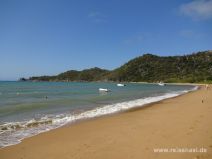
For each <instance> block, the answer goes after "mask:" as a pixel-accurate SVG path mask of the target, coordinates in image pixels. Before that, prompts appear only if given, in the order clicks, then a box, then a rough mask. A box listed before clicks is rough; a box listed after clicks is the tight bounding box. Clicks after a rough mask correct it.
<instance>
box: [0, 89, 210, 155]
mask: <svg viewBox="0 0 212 159" xmlns="http://www.w3.org/2000/svg"><path fill="white" fill-rule="evenodd" d="M160 148H165V149H169V150H170V149H172V148H177V150H180V149H183V148H187V149H190V148H197V149H198V150H199V149H201V148H204V149H207V152H205V153H204V152H193V153H191V152H184V153H182V152H154V151H157V150H158V149H160ZM0 158H1V159H44V158H45V159H58V158H62V159H80V158H86V159H97V158H98V159H100V158H101V159H128V158H130V159H131V158H132V159H134V158H135V159H142V158H144V159H147V158H148V159H154V158H157V159H164V158H168V159H181V158H188V159H201V158H203V159H209V158H212V90H204V89H200V90H198V91H195V92H191V93H188V94H185V95H182V96H179V97H176V98H172V99H167V100H164V101H161V102H158V103H154V104H151V105H148V106H146V107H143V108H136V109H131V110H129V111H127V112H124V113H119V114H115V115H111V116H105V117H100V118H97V119H91V120H87V121H82V122H80V123H77V124H72V125H70V126H65V127H62V128H58V129H55V130H52V131H49V132H46V133H42V134H39V135H37V136H34V137H31V138H28V139H25V140H23V141H22V142H21V143H20V144H18V145H14V146H9V147H6V148H3V149H0Z"/></svg>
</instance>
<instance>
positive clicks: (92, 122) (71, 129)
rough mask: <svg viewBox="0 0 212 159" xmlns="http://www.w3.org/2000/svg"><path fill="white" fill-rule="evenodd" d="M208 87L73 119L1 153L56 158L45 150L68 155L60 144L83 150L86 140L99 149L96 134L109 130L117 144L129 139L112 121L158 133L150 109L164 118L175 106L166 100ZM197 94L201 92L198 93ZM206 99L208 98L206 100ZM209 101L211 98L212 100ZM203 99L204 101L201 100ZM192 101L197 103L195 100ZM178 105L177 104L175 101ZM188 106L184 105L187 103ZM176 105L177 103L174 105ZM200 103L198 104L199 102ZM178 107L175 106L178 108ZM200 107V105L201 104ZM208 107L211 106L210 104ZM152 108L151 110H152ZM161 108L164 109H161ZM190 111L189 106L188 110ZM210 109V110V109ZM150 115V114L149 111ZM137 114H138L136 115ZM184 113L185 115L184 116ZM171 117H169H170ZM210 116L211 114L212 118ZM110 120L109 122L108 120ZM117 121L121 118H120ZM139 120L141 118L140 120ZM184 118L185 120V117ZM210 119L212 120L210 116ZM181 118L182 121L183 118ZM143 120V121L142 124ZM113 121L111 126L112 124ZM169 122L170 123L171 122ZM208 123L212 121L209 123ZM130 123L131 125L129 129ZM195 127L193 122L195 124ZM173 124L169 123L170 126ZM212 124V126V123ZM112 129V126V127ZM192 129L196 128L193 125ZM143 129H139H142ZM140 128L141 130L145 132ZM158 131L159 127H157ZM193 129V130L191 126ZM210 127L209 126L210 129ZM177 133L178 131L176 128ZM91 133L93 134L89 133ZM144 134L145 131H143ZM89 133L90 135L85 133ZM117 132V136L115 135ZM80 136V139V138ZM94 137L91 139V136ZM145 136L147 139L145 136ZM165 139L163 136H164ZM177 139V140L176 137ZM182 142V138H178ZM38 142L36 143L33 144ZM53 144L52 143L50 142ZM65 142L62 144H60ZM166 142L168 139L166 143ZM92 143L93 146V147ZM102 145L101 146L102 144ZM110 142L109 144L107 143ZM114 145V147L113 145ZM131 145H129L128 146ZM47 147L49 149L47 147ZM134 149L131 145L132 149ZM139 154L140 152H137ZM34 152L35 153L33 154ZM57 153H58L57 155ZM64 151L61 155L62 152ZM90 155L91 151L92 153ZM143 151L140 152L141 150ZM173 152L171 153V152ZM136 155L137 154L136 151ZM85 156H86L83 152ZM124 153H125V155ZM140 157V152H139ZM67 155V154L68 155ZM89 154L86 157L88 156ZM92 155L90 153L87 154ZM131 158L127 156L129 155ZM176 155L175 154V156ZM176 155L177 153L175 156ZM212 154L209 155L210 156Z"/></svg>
mask: <svg viewBox="0 0 212 159" xmlns="http://www.w3.org/2000/svg"><path fill="white" fill-rule="evenodd" d="M205 91H206V90H203V89H202V88H201V89H198V90H196V91H191V92H189V93H186V94H183V95H179V96H177V97H172V98H168V99H164V100H162V101H159V102H155V103H150V104H147V105H146V106H142V107H135V108H131V109H129V110H126V111H123V112H118V113H114V114H109V115H105V116H100V117H95V118H91V119H86V120H83V121H80V122H76V123H72V124H70V125H64V126H63V127H60V128H57V129H54V130H51V131H48V132H44V133H41V134H38V135H36V136H33V137H29V138H26V139H24V140H22V142H21V143H19V144H17V145H12V146H8V147H4V148H1V149H0V156H2V157H3V158H14V156H15V155H12V152H13V153H18V154H19V156H22V158H39V157H41V158H44V157H45V158H54V156H51V157H50V156H46V155H47V154H46V153H45V152H48V151H51V152H52V151H55V152H53V153H54V154H55V153H56V154H57V155H59V156H60V157H61V158H66V157H64V153H63V152H64V150H62V149H61V148H59V147H60V146H62V145H63V144H65V145H69V146H70V145H71V147H72V148H74V147H77V145H81V148H80V147H78V148H79V149H81V150H84V149H83V147H84V146H83V144H84V143H87V142H89V144H90V145H93V146H94V147H95V148H93V149H92V150H93V151H94V150H97V149H99V146H100V145H99V144H98V143H97V142H95V140H96V137H95V136H96V135H97V136H98V137H97V138H98V139H99V140H104V137H101V135H102V134H103V136H104V134H105V133H106V134H109V136H113V137H112V138H113V140H112V139H111V142H115V141H116V138H115V137H118V139H119V142H118V141H117V142H115V143H116V145H117V144H118V145H119V144H120V143H121V142H122V141H123V140H127V139H126V138H125V136H122V135H121V137H120V136H119V135H120V131H119V130H118V129H116V128H114V127H112V128H111V127H110V126H111V125H113V126H114V124H115V126H117V127H120V129H121V130H122V131H124V132H125V131H126V132H125V133H127V134H128V133H132V132H131V131H132V130H135V132H136V133H138V134H139V132H137V131H136V130H137V129H139V127H140V126H142V122H143V124H144V125H146V126H147V125H148V124H150V125H151V124H153V128H151V127H150V128H148V127H147V128H146V127H143V128H145V132H143V133H144V134H146V135H147V134H151V133H153V134H154V133H155V132H154V131H152V129H154V128H155V127H157V125H154V122H150V123H149V122H148V120H150V121H151V120H154V121H155V120H156V121H155V122H158V121H157V120H158V119H155V117H154V116H151V111H153V112H155V111H159V112H160V113H162V116H160V115H159V116H160V119H161V118H162V119H163V118H165V116H164V114H163V113H164V112H163V111H166V112H167V111H168V110H169V111H171V109H172V107H167V104H171V105H173V104H174V103H176V102H178V103H179V101H180V102H184V101H183V100H182V99H184V100H186V98H188V97H190V98H191V99H194V100H195V99H196V98H200V95H199V94H202V93H205ZM206 92H207V93H208V94H207V100H209V99H208V95H211V90H209V91H206ZM197 94H198V95H197ZM193 96H196V98H194V97H193ZM207 100H206V101H207ZM210 102H212V101H211V100H210ZM189 103H190V104H191V103H192V100H191V101H189ZM200 103H201V102H200ZM193 104H195V102H194V103H193ZM206 104H209V105H210V104H211V103H206ZM175 105H176V104H175ZM184 106H185V105H184ZM187 106H188V107H189V109H190V107H191V105H188V102H187ZM175 107H176V106H175ZM197 107H198V106H197ZM175 109H176V108H175ZM198 109H199V108H198ZM208 109H209V108H208ZM150 110H151V111H150ZM161 111H162V112H161ZM178 111H182V110H178ZM189 111H190V110H189ZM210 111H211V110H210ZM196 113H198V112H196ZM148 114H149V115H150V116H149V115H148ZM155 115H158V114H155ZM187 115H189V114H187ZM134 116H135V117H134ZM150 117H152V118H153V119H150ZM182 117H183V116H182ZM126 118H127V119H129V121H128V120H126ZM167 118H168V117H167ZM141 119H144V121H143V120H141ZM145 119H148V120H145ZM168 119H169V120H170V118H168ZM210 119H211V118H210ZM108 121H109V122H108ZM117 121H118V122H117ZM137 121H140V122H137ZM183 121H184V120H183ZM210 121H212V120H210ZM113 122H114V124H113ZM181 122H182V121H181ZM120 123H125V124H126V125H125V124H124V125H119V124H120ZM185 123H186V120H185ZM131 124H132V125H133V129H132V126H131ZM140 124H141V125H140ZM181 124H182V125H183V123H181ZM109 125H110V126H109ZM169 126H170V125H169ZM176 126H178V127H179V126H180V125H176ZM208 126H209V125H208ZM99 127H101V128H102V129H103V130H105V131H102V130H101V129H99ZM122 127H124V128H125V129H126V130H125V129H122ZM130 127H131V129H129V128H130ZM193 127H194V126H193ZM169 128H170V127H169ZM209 128H210V127H209ZM96 129H97V132H93V130H96ZM111 129H112V130H111ZM114 129H115V130H116V131H115V132H114ZM192 129H193V128H192ZM79 130H84V132H86V131H87V130H88V131H87V132H88V137H89V138H83V139H81V138H80V136H84V135H85V134H83V132H82V131H79ZM110 130H111V131H112V132H113V133H114V134H111V133H110ZM139 130H140V129H139ZM142 131H144V129H142ZM142 131H141V132H142ZM157 131H158V130H157ZM166 131H167V130H166ZM190 131H191V130H190V128H189V132H185V133H190ZM192 131H193V130H192ZM208 131H209V130H208ZM210 132H212V130H211V128H210ZM69 133H70V134H72V135H73V136H72V137H70V136H67V135H68V134H69ZM175 133H176V132H175ZM61 134H63V135H64V136H62V138H63V139H62V141H64V142H65V143H61V140H60V139H59V137H61ZM89 134H90V135H89ZM141 134H142V133H141ZM131 135H133V134H131ZM163 135H165V136H166V135H167V134H166V133H164V134H163ZM172 135H173V136H175V135H177V134H175V135H174V134H173V132H172ZM53 136H54V137H56V138H57V140H55V141H54V142H53V141H51V140H54V137H53ZM86 136H87V135H86ZM114 136H115V137H114ZM135 137H137V138H140V137H139V136H138V135H137V136H135ZM69 138H71V139H72V140H74V143H75V144H74V143H73V144H71V143H72V142H68V141H66V140H64V139H69ZM147 138H148V136H147ZM77 139H78V140H77ZM91 139H92V140H91ZM209 139H210V143H211V145H210V144H208V142H207V143H206V147H207V149H208V150H210V153H207V154H206V158H207V156H208V155H209V156H211V149H212V148H210V147H211V146H212V142H211V140H212V138H209ZM144 140H145V139H144ZM149 140H150V141H151V143H152V142H153V141H152V140H151V138H149ZM157 140H161V139H157ZM157 140H156V143H158V144H159V143H166V142H159V141H158V142H157ZM45 141H50V143H51V144H53V145H54V147H55V148H56V149H52V148H48V146H49V144H48V143H45ZM162 141H163V140H162ZM127 142H129V143H130V145H131V146H133V145H134V143H132V142H130V141H127ZM175 142H176V141H175ZM178 143H179V142H178ZM34 144H35V145H34ZM42 144H44V145H46V146H47V145H48V146H47V147H46V146H44V147H43V146H42ZM51 144H50V146H51ZM61 144H62V145H61ZM102 144H103V145H101V146H103V147H107V148H109V147H113V145H111V144H109V145H108V144H107V143H106V144H104V143H102ZM137 144H141V145H140V146H141V147H143V146H144V147H145V145H149V144H148V142H143V143H137ZM137 144H135V145H137ZM166 144H167V143H166ZM180 145H181V144H179V146H178V147H180ZM39 146H41V147H43V148H44V150H42V149H39ZM93 146H92V147H93ZM101 146H100V147H101ZM108 146H109V147H108ZM119 146H122V144H120V145H119ZM23 147H24V149H23ZM113 148H114V147H113ZM33 149H36V152H40V151H42V153H41V154H40V155H41V156H40V155H39V154H36V153H33V155H32V150H33ZM65 149H66V150H67V149H68V147H67V148H65ZM88 149H90V148H89V147H88ZM129 149H130V148H129ZM148 149H150V148H148ZM47 150H48V151H47ZM110 150H111V152H110V153H111V154H107V155H109V156H110V157H111V158H114V157H115V156H114V155H113V153H114V152H113V149H110ZM130 150H131V149H130ZM137 150H138V148H137V149H136V148H134V149H133V151H136V154H137V153H138V152H137ZM142 150H143V151H144V152H146V151H147V150H146V148H144V149H143V148H142ZM70 151H71V152H67V154H69V155H68V156H69V157H70V156H73V154H74V153H76V150H74V149H73V150H72V149H71V150H70ZM125 152H128V153H129V151H128V150H127V149H126V150H125V151H124V152H123V153H124V154H126V153H125ZM104 153H105V152H103V151H100V152H99V153H97V154H99V155H100V154H101V155H100V156H99V157H101V158H104V157H102V155H103V154H104ZM107 153H109V152H107ZM138 154H139V153H138ZM24 155H25V156H26V157H24ZM31 155H32V156H31ZM57 155H56V156H57ZM61 155H62V156H61ZM90 155H91V154H90ZM140 155H141V154H140ZM145 155H147V156H146V157H148V156H149V157H150V158H154V156H155V155H159V154H157V153H156V154H155V153H152V152H148V153H147V154H146V153H145ZM169 155H170V154H169ZM173 155H174V156H175V155H176V156H178V157H179V156H181V155H183V154H172V155H171V156H172V157H173ZM184 155H185V156H194V157H195V156H197V154H196V153H192V154H184ZM200 155H202V154H200ZM59 156H57V157H59ZM79 156H81V157H82V156H83V154H78V157H79ZM136 156H137V155H136ZM162 156H164V154H162ZM78 157H73V158H78ZM84 157H85V156H84ZM122 157H123V156H122ZM140 157H141V156H140ZM146 157H144V158H146ZM67 158H68V157H67ZM86 158H87V157H86ZM88 158H89V157H88ZM90 158H92V157H90ZM94 158H97V157H94ZM116 158H119V155H118V154H116ZM127 158H128V157H127ZM135 158H139V155H138V156H137V157H135ZM174 158H175V157H174ZM176 158H177V157H176ZM208 158H209V157H208Z"/></svg>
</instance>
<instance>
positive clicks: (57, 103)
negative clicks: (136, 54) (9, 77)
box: [0, 82, 196, 147]
mask: <svg viewBox="0 0 212 159" xmlns="http://www.w3.org/2000/svg"><path fill="white" fill-rule="evenodd" d="M99 88H107V89H109V90H111V91H110V92H99V90H98V89H99ZM195 89H196V87H194V86H189V85H181V86H180V85H166V86H159V85H158V84H140V83H126V86H124V87H118V86H117V83H102V82H91V83H87V82H0V147H5V146H9V145H13V144H17V143H19V142H21V140H22V139H24V138H26V137H30V136H33V135H36V134H39V133H41V132H45V131H48V130H51V129H54V128H58V127H60V126H63V125H65V124H67V123H73V122H75V121H78V120H82V119H86V118H93V117H97V116H101V115H106V114H111V113H116V112H120V111H124V110H127V109H130V108H133V107H139V106H140V107H141V106H143V105H145V104H149V103H152V102H157V101H160V100H163V99H166V98H171V97H175V96H178V95H180V94H183V93H186V92H188V91H192V90H195Z"/></svg>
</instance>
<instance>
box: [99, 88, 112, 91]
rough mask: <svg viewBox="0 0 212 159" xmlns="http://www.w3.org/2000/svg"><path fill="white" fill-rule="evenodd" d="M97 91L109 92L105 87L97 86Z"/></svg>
mask: <svg viewBox="0 0 212 159" xmlns="http://www.w3.org/2000/svg"><path fill="white" fill-rule="evenodd" d="M99 92H110V90H109V89H107V88H99Z"/></svg>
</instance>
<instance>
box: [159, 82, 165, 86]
mask: <svg viewBox="0 0 212 159" xmlns="http://www.w3.org/2000/svg"><path fill="white" fill-rule="evenodd" d="M158 85H159V86H165V85H166V84H165V83H163V82H159V83H158Z"/></svg>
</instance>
